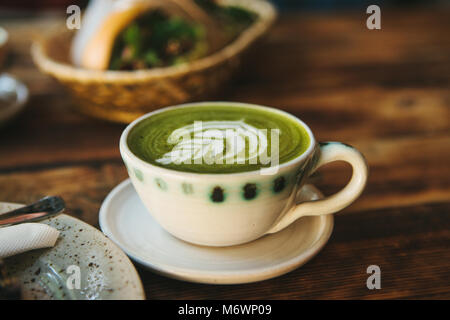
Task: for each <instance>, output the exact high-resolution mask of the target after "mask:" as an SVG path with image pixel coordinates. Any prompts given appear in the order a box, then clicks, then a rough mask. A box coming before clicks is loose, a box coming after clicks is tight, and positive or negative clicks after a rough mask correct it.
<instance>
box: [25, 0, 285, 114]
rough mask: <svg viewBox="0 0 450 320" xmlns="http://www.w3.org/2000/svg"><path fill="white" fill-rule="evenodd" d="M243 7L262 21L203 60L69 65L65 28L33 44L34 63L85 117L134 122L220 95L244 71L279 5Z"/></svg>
mask: <svg viewBox="0 0 450 320" xmlns="http://www.w3.org/2000/svg"><path fill="white" fill-rule="evenodd" d="M224 2H225V3H227V4H232V3H239V5H240V6H243V7H245V8H247V9H249V10H252V11H254V12H256V13H257V14H258V15H259V19H258V20H257V21H256V22H255V23H254V24H253V25H252V26H251V27H249V28H248V29H247V30H245V31H244V32H243V33H242V34H241V35H240V36H239V37H238V38H237V39H236V40H234V41H233V42H232V43H230V44H229V45H227V46H226V47H224V48H223V49H221V50H219V51H217V52H215V53H213V54H211V55H209V56H207V57H204V58H201V59H198V60H195V61H192V62H189V63H186V64H182V65H179V66H172V67H166V68H154V69H148V70H138V71H95V70H86V69H81V68H76V67H74V66H73V65H71V64H70V62H69V58H68V57H69V48H70V44H71V39H72V36H73V33H72V32H70V31H68V30H64V31H60V32H57V33H55V34H52V35H51V36H48V37H45V38H43V39H41V40H40V41H37V42H35V43H34V44H33V46H32V49H31V53H32V56H33V60H34V62H35V63H36V65H37V66H38V67H39V68H40V70H41V71H43V72H45V73H47V74H49V75H51V76H53V77H55V78H56V79H57V80H58V81H60V82H61V83H62V84H63V85H65V86H66V87H67V88H68V89H69V91H70V92H71V93H72V94H73V96H74V98H75V100H76V101H75V104H74V107H75V108H77V109H78V110H79V111H81V112H82V113H84V114H88V115H91V116H94V117H97V118H101V119H106V120H110V121H115V122H123V123H129V122H131V121H133V120H134V119H136V118H137V117H139V116H141V115H143V114H145V113H148V112H150V111H152V110H155V109H157V108H160V107H164V106H168V105H175V104H179V103H184V102H189V101H200V100H202V99H205V98H207V97H210V96H211V95H212V94H214V93H215V92H217V91H218V89H220V88H221V87H222V86H223V85H224V84H225V82H226V81H227V80H229V79H230V77H231V75H232V74H233V72H234V71H235V70H236V69H237V68H238V67H239V64H240V60H241V56H242V53H243V52H244V51H245V50H246V49H247V48H248V47H249V46H250V45H251V44H252V43H254V42H255V41H256V40H257V39H258V38H260V37H261V36H262V35H263V34H264V33H265V32H266V31H267V30H268V28H269V27H270V26H271V24H272V23H273V21H274V20H275V17H276V11H275V9H274V7H273V6H272V5H271V4H270V3H269V2H267V1H263V0H239V1H236V0H234V1H232V0H226V1H224Z"/></svg>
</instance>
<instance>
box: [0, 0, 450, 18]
mask: <svg viewBox="0 0 450 320" xmlns="http://www.w3.org/2000/svg"><path fill="white" fill-rule="evenodd" d="M272 2H273V3H275V4H276V5H277V7H278V8H279V9H280V10H281V11H286V10H292V9H302V10H319V11H320V10H339V9H349V8H350V9H351V8H354V9H358V8H361V7H367V6H368V5H370V4H377V5H383V6H430V5H444V4H447V5H449V4H450V1H448V0H378V1H373V0H272ZM87 3H88V0H78V1H77V0H39V1H35V0H2V1H1V4H0V16H1V17H2V18H3V17H7V16H11V15H12V14H17V13H19V14H23V13H26V12H29V13H31V12H35V11H36V10H40V11H45V10H49V9H60V8H66V7H67V6H69V5H72V4H77V5H79V6H81V7H84V6H85V5H86V4H87Z"/></svg>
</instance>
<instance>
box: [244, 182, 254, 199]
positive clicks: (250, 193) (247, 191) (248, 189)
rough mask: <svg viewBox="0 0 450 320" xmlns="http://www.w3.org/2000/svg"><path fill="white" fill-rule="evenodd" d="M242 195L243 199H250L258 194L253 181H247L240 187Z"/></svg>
mask: <svg viewBox="0 0 450 320" xmlns="http://www.w3.org/2000/svg"><path fill="white" fill-rule="evenodd" d="M242 195H243V197H244V199H245V200H252V199H255V198H256V196H257V195H258V188H257V186H256V184H255V183H247V184H246V185H245V186H244V187H243V188H242Z"/></svg>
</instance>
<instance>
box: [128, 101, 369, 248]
mask: <svg viewBox="0 0 450 320" xmlns="http://www.w3.org/2000/svg"><path fill="white" fill-rule="evenodd" d="M215 104H217V105H238V106H239V105H241V106H244V107H247V108H266V109H269V111H272V112H276V113H281V114H283V115H285V116H287V117H290V118H292V119H294V120H295V121H296V122H298V123H299V124H300V125H301V126H303V127H304V128H305V130H306V131H307V133H308V134H309V138H310V145H309V147H308V148H307V150H306V151H305V152H304V153H303V154H301V155H300V156H298V157H297V158H295V159H293V160H290V161H288V162H285V163H282V164H280V165H279V167H278V170H277V172H276V173H275V174H271V175H267V174H264V175H262V174H261V172H260V170H256V171H249V172H240V173H219V174H202V173H191V172H181V171H176V170H170V169H166V168H163V167H159V166H155V165H152V164H150V163H148V162H145V161H143V160H141V159H140V158H138V157H137V156H136V155H134V154H133V153H132V152H131V150H130V149H129V147H128V145H127V137H128V134H129V132H130V130H131V129H132V128H133V127H134V126H135V125H136V124H137V123H139V122H140V121H142V120H143V119H146V118H148V117H151V116H152V115H155V114H157V113H160V112H164V111H166V110H169V109H172V108H184V107H189V106H205V107H207V106H212V105H215ZM120 153H121V155H122V158H123V161H124V162H125V165H126V167H127V169H128V174H129V176H130V178H131V181H132V183H133V186H134V188H135V189H136V191H137V193H138V195H139V197H140V199H141V200H142V202H143V203H144V205H145V206H146V208H147V209H148V211H149V212H150V214H151V215H152V216H153V218H154V219H155V220H156V221H158V223H159V224H160V225H161V226H162V227H163V228H164V229H165V230H166V231H168V232H169V233H171V234H172V235H174V236H175V237H177V238H180V239H182V240H185V241H188V242H191V243H194V244H199V245H206V246H230V245H237V244H242V243H246V242H249V241H252V240H255V239H258V238H259V237H261V236H263V235H266V234H270V233H274V232H278V231H280V230H282V229H283V228H285V227H287V226H288V225H290V224H291V223H293V222H294V221H295V220H297V219H299V218H300V217H303V216H316V215H324V214H333V213H335V212H337V211H339V210H341V209H343V208H345V207H347V206H348V205H350V204H351V203H352V202H353V201H354V200H355V199H356V198H358V196H359V195H360V194H361V192H362V191H363V189H364V186H365V184H366V180H367V174H368V169H367V165H366V162H365V159H364V157H363V155H362V154H361V153H360V152H359V151H358V150H356V149H355V148H353V147H351V146H349V145H346V144H343V143H340V142H325V143H317V142H316V141H315V139H314V135H313V133H312V132H311V130H310V129H309V127H308V126H307V125H306V124H305V123H303V122H302V121H301V120H300V119H298V118H296V117H294V116H293V115H291V114H289V113H286V112H284V111H281V110H278V109H273V108H268V107H263V106H257V105H250V104H243V103H230V102H204V103H191V104H184V105H179V106H174V107H168V108H164V109H159V110H157V111H154V112H151V113H149V114H146V115H144V116H142V117H140V118H138V119H137V120H135V121H134V122H132V123H131V124H130V125H128V127H127V128H126V129H125V130H124V132H123V133H122V136H121V139H120ZM334 161H345V162H348V163H349V164H350V165H351V166H352V168H353V174H352V177H351V179H350V181H349V182H348V184H347V185H346V186H345V187H344V188H343V189H342V190H340V191H339V192H337V193H336V194H334V195H332V196H329V197H326V198H324V199H321V200H317V201H310V202H304V203H299V204H296V203H295V196H296V193H297V191H298V190H299V188H300V187H301V186H302V184H304V182H305V179H306V178H307V177H308V176H310V175H311V174H312V173H313V172H315V171H316V170H317V169H318V168H320V167H321V166H323V165H325V164H327V163H330V162H334ZM249 185H250V186H252V188H251V190H252V192H248V190H249V189H248V186H249Z"/></svg>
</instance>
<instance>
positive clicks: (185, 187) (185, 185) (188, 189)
mask: <svg viewBox="0 0 450 320" xmlns="http://www.w3.org/2000/svg"><path fill="white" fill-rule="evenodd" d="M181 188H182V189H183V192H184V194H192V193H194V187H193V186H192V184H190V183H186V182H183V184H182V185H181Z"/></svg>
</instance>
